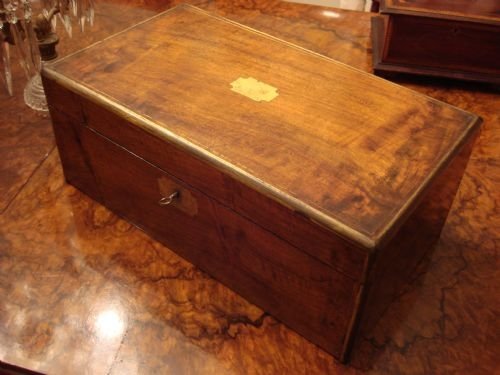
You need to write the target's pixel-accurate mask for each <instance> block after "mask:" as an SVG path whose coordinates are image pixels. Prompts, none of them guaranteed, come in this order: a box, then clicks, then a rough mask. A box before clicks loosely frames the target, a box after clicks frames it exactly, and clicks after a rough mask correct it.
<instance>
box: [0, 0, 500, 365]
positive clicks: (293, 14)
mask: <svg viewBox="0 0 500 375" xmlns="http://www.w3.org/2000/svg"><path fill="white" fill-rule="evenodd" d="M193 3H197V4H200V6H201V7H203V8H205V9H208V10H211V11H214V12H217V13H219V14H221V15H224V16H227V17H229V18H231V19H234V20H236V21H239V22H242V23H244V24H247V25H249V26H252V27H255V28H258V29H260V30H263V31H265V32H268V33H270V34H273V35H276V36H278V37H281V38H283V39H286V40H289V41H292V42H294V43H297V44H300V45H302V46H305V47H307V48H309V49H313V50H315V51H318V52H320V53H323V54H325V55H328V56H331V57H333V58H335V59H337V60H340V61H342V62H344V63H347V64H350V65H353V66H355V67H358V68H360V69H363V70H368V71H369V70H370V69H371V49H370V45H371V44H370V42H369V37H368V35H369V28H370V23H369V15H368V14H364V13H356V12H347V11H340V10H338V11H337V10H335V13H336V14H338V17H337V16H336V17H329V15H331V13H328V12H326V13H325V12H324V10H325V9H323V8H318V7H311V6H306V5H299V4H290V3H282V2H279V1H257V0H254V1H250V0H239V1H193ZM170 5H171V4H170V3H169V2H166V3H164V4H162V5H157V3H154V2H150V1H144V2H142V1H141V0H138V1H136V2H133V1H129V2H128V4H127V5H124V4H123V3H121V4H119V5H118V4H116V3H101V4H100V5H99V8H98V12H97V22H96V26H95V29H94V31H93V32H92V33H87V34H84V35H76V37H75V38H74V39H73V40H72V41H68V40H67V39H66V38H63V40H62V42H61V48H60V51H61V54H63V55H64V54H67V53H69V52H71V51H73V50H75V49H78V48H81V47H82V46H85V45H88V44H90V43H92V42H93V41H96V40H99V39H101V38H102V37H104V36H106V35H109V34H111V33H113V32H115V31H118V30H121V29H123V28H125V27H126V26H128V25H131V24H133V23H135V22H137V21H139V20H141V19H144V18H145V17H148V16H149V15H152V14H154V13H155V12H157V11H158V10H160V9H164V8H167V7H168V6H170ZM330 12H331V10H330ZM15 69H16V70H15V72H14V75H15V77H14V78H15V81H16V83H17V85H16V90H17V92H16V95H15V97H13V98H9V97H8V96H7V95H6V94H5V93H4V92H1V93H0V155H1V158H0V189H1V190H0V192H1V195H0V212H1V215H0V361H4V362H8V363H12V364H16V365H19V366H22V367H26V368H30V369H34V370H38V371H42V372H46V373H50V374H148V373H159V374H226V373H227V374H355V373H356V374H358V373H359V374H361V373H370V374H494V373H500V360H499V358H500V319H499V313H500V298H499V292H498V290H499V287H500V275H499V273H500V272H499V269H500V267H499V257H498V255H499V246H500V188H499V187H500V121H499V120H500V95H499V92H498V90H495V89H494V88H488V87H486V86H478V85H475V84H464V83H452V82H449V81H436V80H428V79H417V80H415V79H414V80H405V81H402V80H399V81H398V82H400V83H402V84H404V85H406V86H409V87H411V88H413V89H416V90H418V91H421V92H423V93H426V94H428V95H431V96H433V97H435V98H437V99H440V100H443V101H445V102H448V103H450V104H453V105H457V106H459V107H462V108H464V109H467V110H469V111H472V112H475V113H477V114H479V115H481V116H482V117H483V119H484V125H483V131H482V134H481V136H480V138H479V140H478V142H477V144H476V146H475V149H474V151H473V155H472V158H471V161H470V163H469V166H468V168H467V170H466V174H465V177H464V179H463V181H462V184H461V186H460V190H459V192H458V196H457V198H456V199H455V202H454V205H453V208H452V212H451V214H450V216H449V218H448V220H447V223H446V225H445V228H444V230H443V233H442V236H441V240H440V242H439V244H438V245H437V247H436V249H435V251H434V252H433V253H432V255H431V256H430V257H429V258H428V259H426V260H425V261H424V262H423V263H422V264H421V265H420V267H419V269H417V270H416V271H415V274H414V278H413V282H412V283H411V285H408V287H407V288H406V289H405V292H404V293H402V294H401V295H400V296H399V298H398V299H397V300H395V301H394V302H393V303H392V304H391V305H390V306H389V308H388V309H387V311H386V312H385V314H384V316H383V318H382V319H381V320H380V322H379V323H378V325H377V327H376V329H375V331H374V332H373V333H371V334H370V335H367V336H365V337H362V339H361V340H359V342H358V343H357V345H356V347H355V350H354V355H353V360H352V363H351V365H350V366H345V365H341V364H339V363H338V362H337V361H335V360H334V359H333V357H331V356H330V355H328V354H326V353H325V352H323V351H322V350H320V349H318V348H317V347H315V346H314V345H312V344H310V343H309V342H308V341H306V340H305V339H303V338H302V337H300V336H299V335H297V334H295V333H294V332H293V331H291V330H289V329H288V328H286V327H285V326H283V325H282V324H281V323H279V322H277V321H276V320H275V319H273V318H272V317H270V316H268V315H266V314H265V313H264V312H263V311H261V310H260V309H258V308H257V307H255V306H253V305H251V304H249V303H248V302H246V301H245V300H244V299H242V298H241V297H239V296H238V295H236V294H234V293H233V292H231V291H230V290H228V289H227V288H225V287H224V286H223V285H221V284H220V283H218V282H216V281H214V280H213V279H212V278H210V277H209V276H208V275H206V274H204V273H203V272H201V271H199V270H198V269H196V268H195V267H193V266H192V265H190V264H189V263H187V262H186V261H184V260H182V259H181V258H179V257H178V256H176V255H175V254H174V253H173V252H171V251H170V250H168V249H167V248H165V247H163V246H161V245H159V244H158V243H156V242H154V241H152V240H150V239H149V238H148V237H147V236H146V235H145V234H143V233H142V232H141V231H139V230H138V229H136V228H135V227H132V226H131V225H129V224H127V223H126V222H124V221H123V220H121V219H119V218H117V217H116V216H115V215H113V214H111V213H110V212H109V211H108V210H106V209H105V208H103V207H102V206H100V205H98V204H96V203H94V202H93V201H92V200H90V199H89V198H87V197H86V196H85V195H83V194H82V193H80V192H79V191H77V190H75V189H74V188H73V187H71V186H68V185H66V184H65V183H64V180H63V176H62V170H61V166H60V162H59V159H58V155H57V151H56V150H55V148H54V140H53V136H52V133H51V129H50V120H49V118H48V116H47V115H46V114H41V113H35V112H33V111H31V110H29V109H28V108H26V107H24V106H23V104H22V98H21V97H22V95H20V92H21V88H22V84H23V81H22V75H21V71H20V69H18V68H17V66H16V67H15ZM297 308H298V309H300V306H298V307H297Z"/></svg>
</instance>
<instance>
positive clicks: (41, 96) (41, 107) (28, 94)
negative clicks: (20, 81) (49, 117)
mask: <svg viewBox="0 0 500 375" xmlns="http://www.w3.org/2000/svg"><path fill="white" fill-rule="evenodd" d="M24 102H25V103H26V105H27V106H28V107H30V108H32V109H34V110H36V111H48V110H49V108H48V106H47V98H46V97H45V92H44V91H43V86H42V77H40V74H37V75H35V76H33V77H32V78H31V79H30V80H29V81H28V84H27V85H26V87H25V88H24Z"/></svg>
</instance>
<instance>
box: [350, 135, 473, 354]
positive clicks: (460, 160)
mask: <svg viewBox="0 0 500 375" xmlns="http://www.w3.org/2000/svg"><path fill="white" fill-rule="evenodd" d="M478 133H479V132H478V131H476V133H475V134H474V135H473V136H471V137H470V139H469V141H468V142H467V143H466V144H465V145H464V146H463V147H462V150H461V151H460V153H458V154H457V156H456V157H455V158H454V159H453V161H452V162H451V163H450V164H449V166H448V167H447V168H446V170H445V171H444V172H443V173H442V174H441V175H440V176H439V177H438V178H437V179H436V180H435V181H434V183H433V184H432V185H431V187H430V188H429V190H428V192H427V194H426V196H425V198H424V200H423V201H422V203H421V204H420V205H419V206H418V207H417V209H416V210H415V211H414V213H413V214H412V215H411V216H410V218H409V219H408V221H407V222H406V223H405V224H404V225H403V226H402V227H401V229H400V230H399V232H398V234H397V235H396V236H395V237H394V239H393V241H391V242H390V243H389V244H388V245H387V246H385V247H384V248H381V249H377V251H376V252H375V253H374V256H373V261H372V262H371V265H370V267H369V272H368V278H367V281H366V287H365V292H364V294H365V295H364V297H363V299H362V302H361V306H360V310H359V312H360V314H359V316H358V319H360V320H359V324H358V326H357V327H356V330H357V331H358V333H361V334H362V335H363V336H369V335H370V332H371V331H372V330H373V328H374V327H375V325H376V323H377V322H378V320H379V319H380V317H381V316H382V315H383V313H384V311H385V310H386V309H387V307H388V306H389V305H390V303H391V302H392V301H394V300H395V299H396V298H397V297H398V296H399V295H400V293H401V292H402V291H403V290H404V288H405V287H407V286H408V284H409V282H411V280H412V279H413V278H414V277H415V274H414V271H415V270H416V269H417V266H419V265H420V263H421V262H422V260H423V259H424V258H425V257H429V256H430V255H431V253H432V251H433V247H434V245H435V244H436V242H437V240H438V239H439V236H440V233H441V230H442V228H443V225H444V223H445V221H446V218H447V216H448V213H449V210H450V208H451V205H452V203H453V200H454V198H455V195H456V192H457V190H458V187H459V185H460V181H461V179H462V176H463V174H464V171H465V168H466V166H467V162H468V160H469V156H470V153H471V151H472V147H473V144H474V140H475V138H476V137H477V134H478ZM352 338H354V334H353V336H352ZM351 344H353V342H351Z"/></svg>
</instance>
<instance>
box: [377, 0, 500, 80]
mask: <svg viewBox="0 0 500 375" xmlns="http://www.w3.org/2000/svg"><path fill="white" fill-rule="evenodd" d="M471 5H472V3H467V2H463V1H458V2H450V1H432V0H430V1H428V0H417V1H411V2H408V1H399V0H397V1H393V0H389V1H386V2H382V8H381V13H383V14H384V16H385V17H386V20H385V21H384V22H382V20H381V19H380V18H379V17H376V18H375V19H374V20H372V41H373V47H374V49H375V52H374V55H373V58H374V60H373V61H374V67H373V68H374V72H375V73H376V74H378V75H382V76H383V75H387V74H391V73H405V74H415V75H428V76H439V77H447V78H454V79H462V80H470V81H478V82H488V83H499V82H500V69H499V67H498V64H496V61H498V60H499V59H500V47H499V46H500V16H499V14H498V11H499V4H498V2H495V1H482V2H480V3H477V4H476V3H474V4H473V5H472V8H473V9H472V8H471Z"/></svg>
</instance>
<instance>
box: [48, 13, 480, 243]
mask: <svg viewBox="0 0 500 375" xmlns="http://www.w3.org/2000/svg"><path fill="white" fill-rule="evenodd" d="M201 30H203V32H202V31H201ZM143 35H147V36H148V38H147V42H146V43H144V38H143ZM208 46H210V47H208ZM256 46H258V48H256ZM118 51H120V54H119V56H120V58H119V59H118V58H117V57H116V56H118ZM236 54H238V57H237V58H236V57H235V56H236ZM95 55H99V56H101V58H100V59H98V60H97V59H95V58H94V56H95ZM270 55H272V56H273V57H272V59H270V58H269V56H270ZM149 62H151V63H149ZM153 62H154V63H153ZM153 64H154V65H153ZM305 67H307V68H305ZM51 72H55V73H56V74H61V75H62V76H63V77H65V78H68V79H69V80H72V81H76V82H79V83H81V84H83V85H85V86H86V87H87V88H89V89H90V90H91V91H96V92H98V93H99V94H102V95H105V96H107V97H108V98H110V100H111V102H114V103H118V104H119V105H122V106H124V107H125V108H127V110H131V111H132V112H135V113H137V114H138V115H140V116H142V117H145V118H147V119H152V120H153V121H154V123H155V124H157V125H158V132H162V131H163V130H166V131H168V132H171V133H173V134H175V135H176V136H177V137H180V138H182V139H184V140H186V141H187V142H189V143H191V144H193V145H195V146H196V147H199V148H201V149H202V150H204V151H205V152H206V153H207V155H208V156H206V157H207V158H209V157H210V155H213V156H215V157H216V158H219V159H221V160H224V162H226V163H228V167H227V168H226V171H225V172H228V173H233V172H234V171H236V170H241V171H242V172H241V173H244V175H245V176H249V177H248V178H249V179H251V180H252V181H254V183H255V184H259V182H261V181H263V182H264V184H261V185H262V189H263V190H267V194H266V195H270V196H273V195H274V196H275V199H279V197H280V195H283V194H284V195H286V196H290V197H292V199H293V200H295V201H298V202H303V203H305V205H307V206H308V208H309V207H310V211H311V212H318V214H317V215H316V216H315V217H314V219H315V220H318V221H320V222H322V223H324V225H326V226H330V227H334V228H333V229H334V230H336V231H339V232H341V231H343V233H342V232H341V233H342V235H344V236H347V237H348V238H349V239H351V240H352V241H354V242H361V244H362V245H363V246H370V245H367V244H370V243H371V246H372V247H373V246H375V245H376V244H378V243H379V242H380V241H381V239H382V238H383V237H385V236H386V235H387V232H388V231H390V230H391V227H392V226H393V225H394V224H397V223H398V218H399V216H400V215H404V213H405V211H406V207H407V206H406V205H407V203H408V202H410V201H413V200H414V199H419V198H420V196H421V193H420V191H421V189H422V187H423V186H424V185H425V184H426V183H427V179H429V178H433V173H434V168H435V167H436V165H439V164H441V163H443V162H444V161H445V160H446V159H447V158H448V157H449V154H448V152H449V150H450V149H452V148H453V147H455V145H456V144H457V143H458V142H461V139H462V138H464V137H466V134H467V133H468V132H470V131H471V130H472V129H473V128H474V127H476V126H477V125H478V124H479V121H478V119H477V118H476V117H475V116H473V115H471V114H468V113H466V112H462V111H458V110H457V109H456V108H452V107H448V106H444V105H442V104H440V103H437V102H435V101H433V100H430V99H429V98H425V97H423V96H419V95H416V94H415V93H414V92H412V91H408V90H406V89H404V88H402V87H397V86H394V85H393V84H391V83H388V82H386V81H383V80H379V79H377V78H374V77H373V76H369V75H365V74H360V72H359V71H356V70H353V69H351V68H349V67H346V66H343V65H341V64H337V63H335V62H333V61H329V60H327V59H324V58H321V57H319V56H316V55H314V54H311V53H309V52H306V51H304V50H301V49H297V48H293V47H292V48H291V46H290V45H288V44H286V43H282V42H279V41H277V40H274V39H272V38H269V37H266V36H263V35H259V34H258V33H252V32H249V31H248V30H245V29H244V28H242V27H239V26H237V25H234V24H231V23H229V22H225V21H223V20H221V19H217V18H214V17H211V16H209V15H207V14H205V13H200V12H198V11H197V10H195V8H187V7H178V8H175V9H173V10H172V11H171V12H168V13H166V14H165V15H163V16H160V17H157V18H154V19H152V20H151V21H148V22H146V23H143V24H140V25H138V26H136V27H134V28H133V29H131V30H130V31H127V32H126V33H124V34H121V35H119V36H117V37H114V38H110V39H107V40H106V41H104V42H103V43H100V44H99V45H96V46H94V47H93V48H92V49H89V50H86V51H82V52H81V53H79V54H77V55H73V56H72V57H70V58H69V59H65V60H62V61H60V62H59V63H56V64H55V65H53V66H51V67H49V68H47V69H45V71H44V74H45V75H50V73H51ZM169 72H176V73H175V75H169ZM240 76H252V77H257V79H259V80H261V81H263V82H266V83H269V84H271V85H272V86H274V87H277V88H278V90H279V92H280V96H279V97H278V98H277V99H276V100H274V101H272V102H270V103H264V104H262V103H256V102H254V101H252V100H249V99H248V98H245V97H242V96H240V95H238V94H236V93H234V92H232V91H231V90H229V88H230V86H229V84H230V83H231V82H232V81H234V80H235V79H236V78H238V77H240ZM340 76H341V77H343V84H342V85H338V84H337V78H336V77H340ZM138 77H141V79H140V80H138ZM132 87H133V88H134V89H133V90H131V88H132ZM375 87H376V88H375ZM194 92H196V95H194ZM357 92H359V93H360V92H362V93H366V94H364V95H363V96H360V95H354V94H353V93H357ZM89 95H92V94H91V93H89ZM221 100H222V101H224V102H225V103H226V105H225V106H220V105H218V104H217V103H220V101H221ZM387 103H390V105H388V104H387ZM110 105H112V104H110ZM374 108H377V115H376V116H374V115H373V109H374ZM403 124H404V125H403ZM430 124H432V126H430ZM374 152H376V153H377V158H376V159H374V158H373V153H374ZM239 173H240V172H239ZM312 181H314V183H312ZM307 215H308V216H311V214H310V213H309V212H307ZM323 217H324V218H325V219H323ZM330 218H331V219H330ZM344 226H346V227H347V229H345V230H343V227H344ZM351 233H353V234H351Z"/></svg>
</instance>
